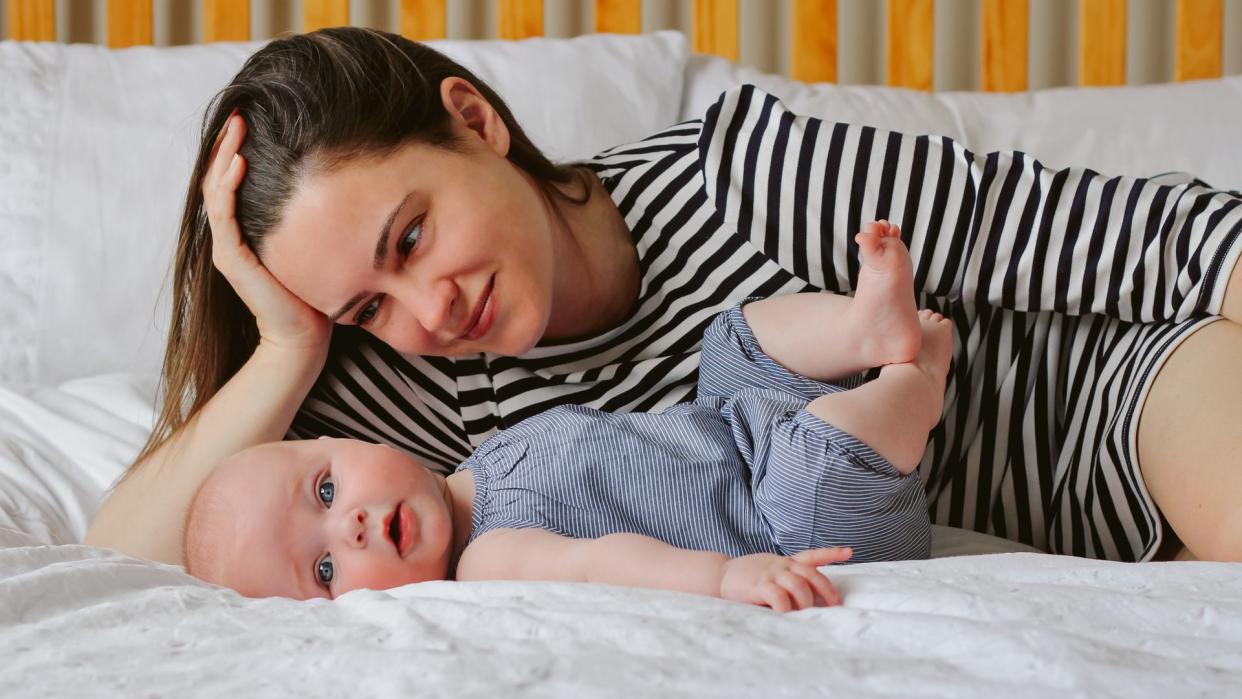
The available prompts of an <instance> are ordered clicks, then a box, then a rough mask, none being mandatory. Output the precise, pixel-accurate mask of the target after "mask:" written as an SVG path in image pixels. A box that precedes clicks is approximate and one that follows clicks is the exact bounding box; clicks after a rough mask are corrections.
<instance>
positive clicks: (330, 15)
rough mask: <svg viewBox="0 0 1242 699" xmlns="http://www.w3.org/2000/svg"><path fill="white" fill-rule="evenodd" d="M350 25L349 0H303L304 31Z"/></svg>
mask: <svg viewBox="0 0 1242 699" xmlns="http://www.w3.org/2000/svg"><path fill="white" fill-rule="evenodd" d="M347 25H349V0H302V32H303V33H306V32H313V31H315V30H316V29H323V28H324V27H343V26H347Z"/></svg>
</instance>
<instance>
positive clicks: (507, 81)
mask: <svg viewBox="0 0 1242 699" xmlns="http://www.w3.org/2000/svg"><path fill="white" fill-rule="evenodd" d="M261 45H262V44H261V43H257V42H255V43H245V44H209V45H202V46H185V47H172V48H154V47H140V48H133V49H124V50H110V49H106V48H102V47H98V46H89V45H80V44H75V45H68V46H66V45H58V44H29V43H15V42H0V75H3V76H4V78H3V80H0V383H4V384H9V385H13V384H17V383H42V384H49V383H56V382H59V381H61V380H64V379H67V378H71V377H76V376H87V375H92V374H97V373H102V372H111V371H143V372H155V371H157V370H158V367H159V361H160V356H161V353H162V351H163V344H164V333H165V330H166V318H167V310H166V309H167V304H168V298H167V296H168V294H167V292H166V291H164V292H162V293H161V289H166V286H165V282H166V276H167V272H168V267H169V260H170V258H171V254H172V250H173V247H174V244H175V239H176V234H177V226H178V224H179V222H180V214H181V207H182V204H183V202H184V199H185V191H186V186H187V184H188V173H189V170H190V167H191V166H192V163H191V157H192V155H193V153H194V152H195V150H196V148H195V145H196V134H197V131H198V129H199V126H200V124H201V118H202V117H201V115H202V110H203V108H204V107H205V106H206V104H207V101H208V100H209V99H210V98H211V96H212V95H213V94H214V93H215V92H216V91H217V90H219V89H220V88H222V87H224V85H225V84H226V83H227V82H228V80H229V79H230V78H231V77H232V76H233V75H234V74H235V73H236V72H237V70H238V68H240V67H241V64H242V62H243V61H244V60H245V59H246V57H247V56H249V55H250V54H251V53H252V52H254V51H255V50H257V49H258V48H259V47H260V46H261ZM432 45H433V46H435V47H436V48H438V49H441V50H443V51H444V52H445V53H447V54H449V55H450V56H452V57H454V58H456V59H457V60H459V61H461V62H462V63H463V64H465V65H467V66H468V67H470V68H472V69H477V72H478V74H479V75H480V77H482V78H483V79H484V80H486V81H487V82H488V83H489V84H490V85H491V86H492V87H493V88H495V89H496V90H497V91H498V92H499V93H500V94H501V95H502V96H503V97H504V98H505V99H506V101H507V102H508V103H509V105H510V107H511V108H512V109H513V112H514V114H515V115H516V117H517V119H518V120H519V122H520V123H521V124H522V125H523V128H524V129H526V130H527V132H528V134H529V135H530V136H531V138H532V139H533V140H534V141H535V143H536V144H538V145H540V146H542V147H544V148H545V149H546V150H547V151H548V153H549V155H551V156H553V157H554V158H559V159H572V158H585V157H588V156H590V155H593V154H594V153H595V152H596V151H598V150H601V149H603V148H605V147H608V146H612V145H615V144H618V143H623V142H626V141H632V140H635V139H637V138H641V137H644V136H647V135H649V134H650V133H653V132H655V131H657V130H659V129H661V128H663V127H665V126H668V125H669V124H672V123H673V122H675V121H676V119H677V114H678V108H679V106H680V100H681V92H682V83H681V81H682V76H683V75H684V65H685V61H686V59H687V55H688V48H687V45H686V40H685V38H684V37H683V36H681V35H680V34H677V33H675V32H659V33H655V34H648V35H643V36H616V35H593V36H586V37H579V38H575V39H532V40H529V41H522V42H501V41H478V42H471V41H444V42H433V44H432ZM157 318H158V324H157V322H156V319H157Z"/></svg>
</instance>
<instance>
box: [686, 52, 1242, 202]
mask: <svg viewBox="0 0 1242 699" xmlns="http://www.w3.org/2000/svg"><path fill="white" fill-rule="evenodd" d="M741 83H753V84H754V85H756V86H758V87H759V88H761V89H763V90H765V91H767V92H770V93H772V94H773V95H775V96H777V97H779V98H781V101H783V102H784V103H785V105H786V106H787V107H789V108H790V109H791V110H792V111H793V112H794V113H795V114H804V115H807V116H815V117H820V118H822V119H830V120H833V121H843V122H850V123H856V124H868V125H872V126H876V127H879V128H883V129H891V130H895V131H902V132H905V133H913V134H923V133H930V134H936V135H941V136H951V137H953V138H954V139H957V140H958V141H959V142H961V143H962V144H963V145H965V146H966V147H967V148H970V149H971V150H973V151H975V152H976V153H986V152H990V151H994V150H1020V151H1023V152H1025V153H1027V154H1029V155H1032V156H1034V157H1036V158H1038V159H1039V160H1040V161H1041V162H1042V163H1043V164H1044V165H1045V166H1048V167H1053V168H1062V167H1070V166H1079V167H1089V168H1091V169H1093V170H1095V171H1097V172H1100V173H1104V174H1108V175H1131V176H1139V177H1146V176H1149V175H1155V174H1159V173H1164V172H1169V171H1182V172H1188V173H1190V174H1192V175H1195V176H1197V177H1199V178H1201V179H1203V180H1204V181H1206V182H1207V183H1208V184H1210V185H1212V186H1214V187H1217V188H1221V189H1239V188H1242V158H1239V157H1238V152H1239V147H1240V144H1242V130H1239V115H1242V76H1234V77H1228V78H1223V79H1219V80H1202V81H1196V82H1189V83H1172V84H1167V85H1142V86H1134V87H1111V88H1074V87H1069V88H1055V89H1050V90H1037V91H1033V92H1024V93H1008V94H1001V93H983V92H937V93H930V94H929V93H926V92H920V91H917V90H904V89H900V88H887V87H862V86H845V85H833V84H829V83H818V84H808V83H800V82H796V81H793V80H789V79H788V78H784V77H781V76H778V75H768V74H765V73H760V72H759V71H757V70H754V69H753V68H745V67H739V66H736V65H733V64H732V63H729V62H728V61H724V60H722V59H719V58H715V57H709V56H697V55H696V56H693V57H692V58H691V59H690V61H689V63H688V64H687V67H686V97H685V100H684V101H683V103H682V115H681V118H682V119H693V118H697V117H699V116H701V115H702V113H703V112H704V111H706V109H707V108H708V107H709V106H711V104H712V102H714V101H715V99H716V97H717V96H718V95H719V94H720V93H721V92H723V91H724V90H727V89H729V88H730V87H733V86H734V85H738V84H741Z"/></svg>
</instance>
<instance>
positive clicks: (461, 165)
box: [139, 28, 590, 460]
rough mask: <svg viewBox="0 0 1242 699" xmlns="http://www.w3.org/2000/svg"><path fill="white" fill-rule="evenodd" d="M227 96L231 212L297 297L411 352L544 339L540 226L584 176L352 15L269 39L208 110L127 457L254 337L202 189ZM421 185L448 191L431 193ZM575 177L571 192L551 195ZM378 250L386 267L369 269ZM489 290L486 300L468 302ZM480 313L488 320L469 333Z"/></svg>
mask: <svg viewBox="0 0 1242 699" xmlns="http://www.w3.org/2000/svg"><path fill="white" fill-rule="evenodd" d="M234 111H236V112H238V113H239V114H240V115H241V117H242V118H243V119H244V120H245V124H246V140H245V141H244V143H243V144H242V147H241V155H242V156H243V158H244V159H245V161H246V174H245V178H244V179H243V180H242V182H241V184H240V186H239V189H238V192H237V200H236V204H237V206H236V217H237V220H238V223H239V225H240V228H241V230H242V233H243V235H244V237H245V238H246V240H247V242H248V243H249V244H250V246H251V247H252V248H253V249H254V250H255V252H256V253H258V254H259V256H260V259H262V260H263V261H264V264H265V265H267V266H268V268H269V269H271V270H272V271H273V273H274V274H275V276H276V277H277V279H279V280H280V281H281V282H282V283H284V284H285V285H286V286H288V287H289V288H290V290H291V291H293V293H294V294H295V295H297V296H299V297H300V298H302V299H303V300H304V301H306V302H307V303H308V304H310V305H311V306H313V307H315V308H317V309H318V310H320V311H322V312H324V313H325V314H328V315H335V314H336V313H337V312H338V311H340V310H341V308H342V307H343V306H345V305H346V304H347V302H350V301H356V303H353V304H351V305H350V306H349V307H348V308H347V312H346V313H342V314H341V317H340V322H345V323H351V324H361V325H363V326H364V327H366V325H367V324H366V322H365V321H369V320H373V321H375V322H374V323H373V325H371V329H372V330H373V332H374V334H376V336H377V337H379V338H380V339H381V340H384V341H386V342H389V344H391V345H392V346H393V347H394V348H395V349H398V350H401V351H406V352H410V353H418V354H440V355H460V354H464V353H468V352H477V351H481V350H486V351H492V352H497V353H501V354H510V355H512V354H520V353H521V352H524V351H525V350H526V349H529V348H530V347H531V346H533V345H534V344H535V342H537V341H538V340H539V339H540V337H541V335H542V331H543V325H544V324H546V322H547V314H548V305H549V303H550V301H549V300H548V299H547V295H548V293H550V292H549V291H548V287H549V286H550V282H548V279H547V277H548V276H549V275H550V271H549V266H550V265H551V264H552V257H553V256H552V254H551V252H550V250H549V246H550V245H551V243H550V242H549V240H548V235H546V233H547V231H546V230H545V229H546V228H548V227H549V226H550V224H549V219H548V216H549V215H552V216H556V215H557V212H558V211H559V209H558V208H556V207H552V206H550V202H552V201H553V200H556V201H558V202H562V200H563V201H573V202H577V203H582V202H584V201H586V198H587V197H589V192H590V188H589V180H588V179H587V176H586V174H585V173H584V172H583V171H582V170H581V169H578V168H572V167H563V166H557V165H555V164H553V163H551V162H550V161H548V160H547V158H545V157H544V156H543V155H542V154H541V153H540V151H539V150H538V149H537V148H536V147H535V146H534V145H533V144H532V143H531V141H530V140H529V139H528V138H527V137H526V135H525V133H524V132H523V131H522V129H521V128H520V126H519V125H518V124H517V123H516V121H515V120H514V119H513V116H512V114H511V113H510V111H509V110H508V108H507V107H506V106H505V104H504V102H503V101H502V100H501V99H500V98H499V97H498V96H497V95H496V94H495V92H493V91H492V90H491V89H490V88H489V87H488V86H487V85H486V84H484V83H483V82H482V81H481V80H479V79H478V78H477V77H475V76H474V75H473V74H471V73H470V71H468V70H467V69H465V68H464V67H462V66H461V65H459V64H457V63H455V62H454V61H452V60H450V59H448V58H447V57H445V56H443V55H442V54H440V53H438V52H436V51H434V50H432V49H430V48H428V47H426V46H423V45H421V44H418V43H415V42H412V41H409V40H407V39H404V38H402V37H400V36H397V35H394V34H389V33H386V32H380V31H375V30H370V29H362V28H336V29H327V30H322V31H318V32H314V33H311V34H302V35H295V36H290V37H286V38H281V39H277V40H275V41H272V42H271V43H269V44H267V45H266V46H264V47H263V48H262V49H260V50H259V51H258V52H257V53H255V54H254V55H253V56H251V57H250V59H248V60H247V61H246V63H245V65H244V66H243V67H242V69H241V70H240V71H239V72H238V74H237V75H236V77H235V78H234V79H233V81H232V82H231V83H230V84H229V85H228V86H227V87H225V88H224V89H223V90H222V91H221V92H220V93H219V94H218V95H217V97H216V99H215V100H214V101H213V102H212V104H211V105H210V106H209V108H208V110H207V114H206V116H205V118H204V123H203V131H202V134H201V139H202V140H201V143H200V147H199V153H198V160H197V163H196V165H195V169H194V172H193V175H192V177H191V180H190V185H189V189H188V192H187V197H186V207H185V213H184V216H183V218H182V224H181V232H180V239H179V244H178V248H177V253H176V260H175V264H174V271H173V317H172V322H171V325H170V332H169V340H168V348H167V350H166V353H165V361H164V377H163V378H164V390H165V401H164V412H163V414H161V416H160V418H159V420H158V422H157V425H156V429H155V431H154V432H153V434H152V437H151V440H150V441H149V442H148V444H147V446H146V447H145V448H144V450H143V452H142V454H140V455H139V460H141V459H142V458H145V457H146V456H147V455H149V454H150V453H151V451H153V450H154V449H155V448H156V447H158V446H159V445H160V444H161V443H162V442H163V440H164V439H166V438H167V436H168V435H170V434H171V433H172V432H173V431H175V430H176V429H178V428H180V426H181V425H182V424H184V423H185V421H186V420H188V419H189V418H190V417H192V416H193V415H194V414H196V413H197V412H198V410H199V409H200V408H201V407H202V405H203V404H205V403H206V401H207V400H208V399H210V398H211V396H212V395H214V394H215V392H216V391H217V390H218V389H219V388H220V387H221V386H222V385H223V384H224V382H225V381H227V380H228V378H229V377H230V376H232V375H233V374H234V373H235V372H236V371H237V369H239V368H240V367H241V365H242V364H244V363H245V362H246V360H247V359H248V358H249V357H250V355H251V354H252V353H253V351H254V348H255V347H256V345H257V344H258V340H259V334H258V328H257V325H256V323H255V320H254V317H253V316H252V315H251V314H250V312H249V311H248V310H247V309H246V308H245V306H244V304H242V302H241V301H240V299H239V298H238V296H237V294H236V293H235V292H234V291H233V289H232V288H231V287H230V286H229V284H228V282H227V281H226V280H225V279H224V277H223V276H222V275H221V274H220V273H219V272H218V271H217V270H215V269H214V267H213V265H212V256H211V234H210V229H209V227H208V222H207V216H206V213H205V210H204V206H203V195H202V191H201V182H202V179H203V177H204V175H205V173H206V171H207V168H208V166H209V165H210V162H209V159H210V157H211V153H212V146H213V143H214V142H215V138H216V134H218V133H219V132H220V130H221V128H222V127H223V125H224V124H225V122H226V120H227V119H228V118H229V116H230V115H231V114H233V113H234ZM433 187H434V188H438V190H437V191H438V192H439V195H444V194H446V193H447V194H449V195H451V196H448V197H444V196H438V198H437V199H436V200H434V201H433V200H432V199H431V197H430V195H431V194H434V193H435V192H431V191H430V190H431V188H433ZM575 188H576V191H580V192H582V195H581V198H578V199H575V198H572V197H570V196H569V195H567V194H566V193H565V192H567V191H571V190H575ZM441 202H445V203H444V204H441ZM394 209H395V210H396V216H395V217H394V219H393V221H391V222H388V220H387V219H388V216H389V215H390V214H392V213H393V211H394ZM549 212H551V213H549ZM381 228H383V229H384V230H383V231H382V232H381V230H380V229H381ZM424 232H426V233H427V236H426V241H427V243H428V245H427V246H426V247H427V251H426V253H425V254H424V258H425V259H424V261H423V262H422V264H423V266H424V267H429V271H430V272H433V273H434V274H418V275H415V274H414V273H413V270H412V269H411V268H408V265H407V264H406V263H405V261H404V260H405V257H404V255H405V253H406V252H408V251H409V248H410V246H411V245H413V244H414V241H415V239H416V238H417V237H418V236H419V235H421V234H422V233H424ZM441 233H443V235H442V234H441ZM381 238H382V239H383V242H384V243H385V245H386V248H385V249H382V250H381V249H377V245H378V243H380V240H381ZM421 244H422V243H421V242H420V243H419V245H421ZM360 250H361V251H362V256H361V257H360V256H359V251H360ZM421 252H422V251H414V252H413V258H417V257H418V256H419V254H420V253H421ZM381 253H383V255H382V257H383V260H384V262H385V263H386V264H387V265H388V266H387V267H384V268H381V269H375V268H374V267H375V265H374V261H375V260H376V259H377V258H379V257H381ZM413 258H411V259H413ZM506 269H508V270H509V271H506ZM514 271H516V272H520V273H516V274H515V273H514ZM415 282H417V283H415ZM493 293H494V296H493V298H494V299H495V301H496V303H495V304H494V309H489V310H488V313H480V310H482V308H483V307H484V306H485V305H486V304H482V303H480V302H481V301H482V300H483V299H484V296H485V295H488V294H493ZM385 306H387V307H385ZM487 318H493V319H494V323H493V327H492V328H488V332H487V333H486V336H485V337H478V335H479V334H480V333H479V332H478V330H480V328H479V327H477V326H479V325H480V323H478V322H476V321H481V320H484V319H487ZM359 321H364V322H362V323H359ZM472 324H473V325H474V326H475V327H474V330H475V332H473V333H471V332H469V330H470V326H471V325H472ZM463 335H464V336H463Z"/></svg>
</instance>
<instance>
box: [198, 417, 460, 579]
mask: <svg viewBox="0 0 1242 699" xmlns="http://www.w3.org/2000/svg"><path fill="white" fill-rule="evenodd" d="M203 487H204V488H215V489H218V490H217V491H216V492H214V493H212V496H213V497H222V498H224V500H225V501H226V503H227V505H226V508H225V510H224V511H225V512H227V514H228V516H225V517H207V518H205V519H204V520H202V525H203V526H204V527H206V529H205V530H203V531H200V532H197V535H202V536H210V537H227V538H224V539H219V540H213V541H212V544H213V546H216V547H218V551H219V552H220V553H219V555H218V556H216V558H215V560H214V561H213V564H212V565H211V566H209V568H211V569H212V570H208V571H204V572H205V573H207V574H206V575H204V576H203V577H206V578H208V579H210V580H212V582H217V583H220V584H223V585H227V586H229V587H232V588H234V589H236V590H238V591H239V592H241V593H242V594H244V595H247V596H250V597H273V596H279V597H292V598H295V599H308V598H311V597H334V596H336V595H339V594H342V593H344V592H347V591H349V590H354V589H359V588H371V589H376V590H382V589H387V588H391V587H398V586H400V585H405V584H407V583H412V582H421V581H424V580H439V579H443V578H444V576H445V574H446V571H447V569H448V562H449V556H450V553H451V551H450V549H451V546H452V540H453V526H452V519H451V516H450V512H449V505H448V503H447V501H446V497H445V494H444V479H443V478H442V477H440V476H437V475H434V474H432V473H431V472H430V471H428V470H427V469H426V468H424V467H423V466H421V465H420V464H419V463H418V462H416V461H414V460H413V459H411V458H410V457H408V456H406V455H404V454H402V453H401V452H399V451H397V450H395V449H390V448H388V447H383V446H377V445H374V444H367V443H364V442H357V441H353V440H347V439H317V440H308V441H301V442H278V443H273V444H263V445H260V446H257V447H253V448H251V449H247V450H245V451H243V452H241V453H239V454H237V455H236V456H233V457H230V458H229V459H228V460H226V461H224V462H223V463H221V464H220V465H219V466H218V467H217V468H216V470H215V471H214V472H213V473H212V476H211V478H210V479H209V480H208V481H207V483H206V484H204V486H203ZM221 520H224V521H221ZM196 572H198V571H196Z"/></svg>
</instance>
